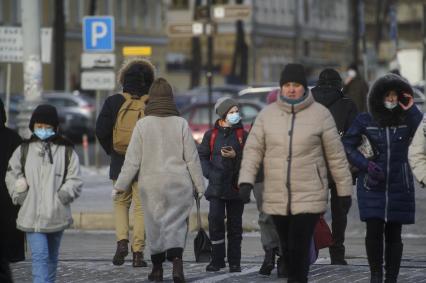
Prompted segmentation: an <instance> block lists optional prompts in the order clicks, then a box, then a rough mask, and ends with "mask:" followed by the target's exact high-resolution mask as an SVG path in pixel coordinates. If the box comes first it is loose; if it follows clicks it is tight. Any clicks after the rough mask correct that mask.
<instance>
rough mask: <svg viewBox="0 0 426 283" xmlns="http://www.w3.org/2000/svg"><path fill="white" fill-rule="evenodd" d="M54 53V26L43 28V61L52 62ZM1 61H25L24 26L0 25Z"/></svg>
mask: <svg viewBox="0 0 426 283" xmlns="http://www.w3.org/2000/svg"><path fill="white" fill-rule="evenodd" d="M51 53H52V28H42V29H41V61H42V62H43V63H50V59H51ZM0 62H6V63H22V62H24V41H23V36H22V28H20V27H0Z"/></svg>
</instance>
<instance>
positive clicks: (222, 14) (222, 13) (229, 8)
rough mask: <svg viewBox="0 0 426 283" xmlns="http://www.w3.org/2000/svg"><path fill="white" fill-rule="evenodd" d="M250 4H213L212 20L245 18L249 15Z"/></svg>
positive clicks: (224, 20) (230, 20) (231, 20)
mask: <svg viewBox="0 0 426 283" xmlns="http://www.w3.org/2000/svg"><path fill="white" fill-rule="evenodd" d="M251 10H252V8H251V6H250V5H220V6H214V8H213V15H212V19H213V20H214V21H223V22H226V21H229V22H233V21H236V20H246V19H248V18H249V17H250V16H251Z"/></svg>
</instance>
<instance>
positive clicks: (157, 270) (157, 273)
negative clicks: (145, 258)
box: [148, 263, 163, 282]
mask: <svg viewBox="0 0 426 283" xmlns="http://www.w3.org/2000/svg"><path fill="white" fill-rule="evenodd" d="M148 280H149V281H154V282H162V281H163V264H161V263H160V264H153V265H152V271H151V273H150V274H149V275H148Z"/></svg>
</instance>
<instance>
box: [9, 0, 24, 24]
mask: <svg viewBox="0 0 426 283" xmlns="http://www.w3.org/2000/svg"><path fill="white" fill-rule="evenodd" d="M11 3H12V5H11V8H12V25H16V26H18V25H21V16H22V15H21V13H22V12H21V0H16V1H11Z"/></svg>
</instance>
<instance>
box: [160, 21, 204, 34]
mask: <svg viewBox="0 0 426 283" xmlns="http://www.w3.org/2000/svg"><path fill="white" fill-rule="evenodd" d="M203 32H204V27H203V24H202V23H200V22H191V23H172V24H169V25H168V26H167V34H168V36H169V37H191V36H200V35H202V34H203Z"/></svg>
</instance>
